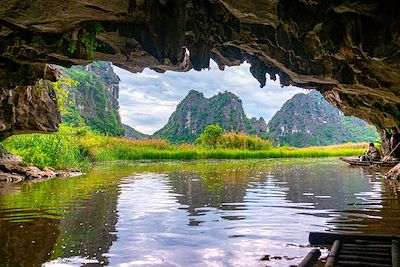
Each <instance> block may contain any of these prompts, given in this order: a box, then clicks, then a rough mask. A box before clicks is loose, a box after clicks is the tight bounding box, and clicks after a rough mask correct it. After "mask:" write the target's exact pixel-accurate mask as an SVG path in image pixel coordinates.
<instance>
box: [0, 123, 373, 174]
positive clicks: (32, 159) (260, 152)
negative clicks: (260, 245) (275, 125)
mask: <svg viewBox="0 0 400 267" xmlns="http://www.w3.org/2000/svg"><path fill="white" fill-rule="evenodd" d="M229 138H230V139H229V140H233V139H234V138H236V139H239V141H240V140H244V141H243V142H239V141H238V143H246V145H245V147H253V150H250V149H238V148H225V147H227V144H223V145H221V146H222V147H217V148H215V149H212V148H207V147H204V146H199V145H191V144H182V145H173V144H171V143H169V142H168V141H165V140H157V139H149V140H131V139H125V138H117V137H109V136H103V135H100V134H97V133H94V132H92V131H91V130H90V129H89V128H87V127H78V128H76V127H70V126H67V125H64V124H62V125H61V126H60V130H59V131H58V132H57V133H53V134H29V135H18V136H12V137H10V138H8V139H6V140H4V141H3V142H2V143H1V145H2V146H4V148H5V149H7V150H8V151H10V152H12V153H14V154H17V155H20V156H21V157H22V158H23V161H24V163H25V164H27V165H36V166H38V167H39V168H44V167H53V168H55V169H82V168H86V167H88V166H90V164H91V162H99V161H114V160H143V159H155V160H192V159H257V158H301V157H335V156H353V155H361V154H363V152H364V151H365V150H366V148H367V147H368V144H367V143H357V144H352V143H349V144H343V145H332V146H323V147H306V148H292V147H275V146H272V145H268V143H267V142H269V141H266V142H265V143H263V145H262V146H255V148H254V146H249V145H248V144H249V143H251V142H255V143H257V144H258V143H259V142H260V141H259V140H258V139H257V138H254V140H252V139H251V137H248V136H243V135H242V134H239V135H237V136H236V137H235V136H231V135H229ZM241 138H242V139H241ZM241 146H242V145H240V146H239V147H241Z"/></svg>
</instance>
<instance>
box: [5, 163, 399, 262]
mask: <svg viewBox="0 0 400 267" xmlns="http://www.w3.org/2000/svg"><path fill="white" fill-rule="evenodd" d="M369 171H370V170H368V169H362V168H358V167H357V168H353V167H349V166H347V165H346V164H344V163H342V162H340V161H338V160H336V159H296V160H264V161H261V160H252V161H194V162H158V163H151V162H150V163H139V162H136V163H110V164H103V165H99V166H97V167H95V168H94V169H93V170H92V171H91V172H89V173H88V174H87V175H85V176H83V177H74V178H68V179H53V180H48V181H43V182H40V183H26V184H17V185H9V184H8V185H0V240H1V245H0V262H1V264H0V265H1V266H40V265H42V264H43V265H44V266H58V265H59V264H64V266H82V265H88V266H106V265H108V266H149V265H154V266H265V265H269V266H288V265H290V264H296V263H298V262H299V261H300V260H301V258H302V257H303V256H304V255H305V254H306V253H307V252H308V251H309V250H310V248H309V247H307V244H308V233H309V232H310V231H324V230H329V231H340V232H352V233H369V234H400V218H399V217H398V214H399V211H400V197H399V195H398V194H397V188H396V186H397V185H396V184H394V183H393V184H392V183H391V182H389V181H385V180H384V179H383V178H380V177H379V176H377V175H375V173H374V172H372V173H369ZM264 255H271V257H270V258H273V259H272V260H271V261H268V262H263V261H260V259H261V258H262V257H263V256H264Z"/></svg>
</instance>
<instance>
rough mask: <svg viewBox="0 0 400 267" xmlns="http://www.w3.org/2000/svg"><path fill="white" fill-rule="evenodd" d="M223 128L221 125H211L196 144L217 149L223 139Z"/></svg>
mask: <svg viewBox="0 0 400 267" xmlns="http://www.w3.org/2000/svg"><path fill="white" fill-rule="evenodd" d="M222 132H223V131H222V128H221V126H219V123H216V124H210V125H208V126H207V127H206V129H205V130H204V132H203V133H202V134H201V135H200V137H199V138H197V140H196V142H195V143H196V144H200V145H204V146H208V147H212V148H213V149H215V148H216V147H217V145H218V143H219V142H220V141H221V138H222Z"/></svg>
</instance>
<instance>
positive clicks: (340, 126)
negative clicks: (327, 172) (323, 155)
mask: <svg viewBox="0 0 400 267" xmlns="http://www.w3.org/2000/svg"><path fill="white" fill-rule="evenodd" d="M268 133H269V135H270V137H271V138H272V140H273V141H274V142H275V143H278V144H280V145H285V144H288V145H290V146H295V147H305V146H320V145H332V144H341V143H345V142H374V141H375V140H376V139H378V133H377V132H376V129H375V127H373V126H371V125H368V124H367V123H366V122H365V121H362V120H360V119H357V118H353V117H347V116H344V115H343V114H342V113H341V112H340V110H338V109H337V108H335V107H334V106H332V105H331V104H329V103H328V102H327V101H326V100H325V99H324V98H323V97H322V96H321V94H320V93H319V92H316V91H312V92H310V93H308V94H303V93H301V94H296V95H295V96H293V97H292V98H291V99H289V100H288V101H286V103H285V104H283V106H282V108H281V109H280V110H279V111H278V112H277V113H276V114H275V115H274V116H273V117H272V119H271V120H270V121H269V122H268Z"/></svg>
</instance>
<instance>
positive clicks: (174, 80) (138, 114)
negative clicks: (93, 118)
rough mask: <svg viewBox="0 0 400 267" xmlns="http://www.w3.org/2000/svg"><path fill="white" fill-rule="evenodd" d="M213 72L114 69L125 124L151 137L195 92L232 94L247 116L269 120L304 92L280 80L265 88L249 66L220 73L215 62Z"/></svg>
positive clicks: (212, 65)
mask: <svg viewBox="0 0 400 267" xmlns="http://www.w3.org/2000/svg"><path fill="white" fill-rule="evenodd" d="M210 66H211V68H210V70H203V71H200V72H198V71H194V70H191V71H189V72H185V73H179V72H171V71H167V72H165V73H157V72H155V71H152V70H150V69H145V70H144V71H143V72H142V73H136V74H133V73H130V72H128V71H126V70H123V69H120V68H118V67H115V66H114V71H115V72H116V73H117V74H118V76H119V77H120V79H121V83H120V97H119V102H120V113H121V119H122V122H123V123H126V124H128V125H130V126H132V127H134V128H135V129H137V130H139V131H141V132H143V133H147V134H151V133H153V132H155V131H157V130H159V129H160V128H161V127H163V126H164V125H165V124H166V123H167V121H168V118H169V116H170V115H171V114H172V112H173V111H174V110H175V108H176V105H177V104H178V103H179V101H181V100H182V99H183V98H184V97H185V96H186V95H187V93H188V92H189V91H190V90H192V89H194V90H198V91H200V92H202V93H203V94H204V96H205V97H212V96H213V95H215V94H217V93H218V92H223V91H225V90H227V91H230V92H232V93H234V94H236V95H237V96H239V97H240V98H241V99H242V102H243V107H244V110H245V112H246V114H247V116H248V117H264V119H265V120H266V121H268V120H270V119H271V117H272V116H273V115H274V114H275V113H276V111H278V110H279V108H280V107H281V106H282V105H283V103H284V102H285V101H286V100H288V99H289V98H291V97H292V96H293V95H294V94H297V93H300V92H304V90H303V89H300V88H297V87H293V86H289V87H284V88H281V86H280V84H279V81H272V80H267V84H266V86H265V87H264V88H260V86H259V83H258V81H257V80H256V79H255V78H254V77H253V76H252V75H251V73H250V70H249V69H250V65H249V64H248V63H244V64H242V65H240V66H236V67H226V68H225V70H224V71H220V70H219V69H218V66H217V64H216V63H215V62H213V61H212V62H211V64H210Z"/></svg>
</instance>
